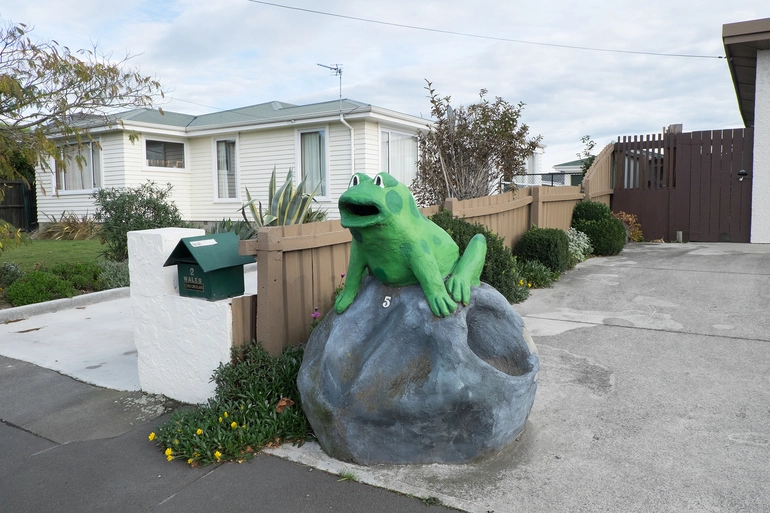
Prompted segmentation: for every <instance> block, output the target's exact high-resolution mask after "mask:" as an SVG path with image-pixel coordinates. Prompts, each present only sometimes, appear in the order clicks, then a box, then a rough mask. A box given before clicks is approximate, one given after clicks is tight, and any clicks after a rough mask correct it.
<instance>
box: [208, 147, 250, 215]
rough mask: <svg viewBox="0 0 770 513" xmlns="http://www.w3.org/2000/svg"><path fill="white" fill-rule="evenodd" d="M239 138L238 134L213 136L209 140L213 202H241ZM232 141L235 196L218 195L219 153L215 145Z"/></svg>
mask: <svg viewBox="0 0 770 513" xmlns="http://www.w3.org/2000/svg"><path fill="white" fill-rule="evenodd" d="M239 139H240V138H239V137H238V134H235V135H231V136H222V137H214V138H212V140H211V162H212V186H213V189H212V191H213V196H214V203H242V198H241V156H240V140H239ZM228 141H229V142H234V143H235V149H234V153H235V156H234V159H233V160H234V163H235V197H233V198H221V197H219V155H218V154H217V151H218V150H217V146H218V143H220V142H228Z"/></svg>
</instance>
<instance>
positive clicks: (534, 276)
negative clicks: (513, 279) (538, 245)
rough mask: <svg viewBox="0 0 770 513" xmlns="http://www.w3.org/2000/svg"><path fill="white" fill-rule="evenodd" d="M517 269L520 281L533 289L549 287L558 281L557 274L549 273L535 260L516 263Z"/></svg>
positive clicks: (547, 269)
mask: <svg viewBox="0 0 770 513" xmlns="http://www.w3.org/2000/svg"><path fill="white" fill-rule="evenodd" d="M517 268H518V270H519V274H520V275H521V277H522V280H523V281H524V282H526V284H527V286H528V287H532V288H533V289H544V288H548V287H551V286H552V285H553V282H555V281H556V280H558V279H559V273H558V272H554V271H551V270H550V269H549V268H548V267H546V266H545V265H543V264H541V263H540V262H538V261H537V260H522V261H520V262H518V263H517ZM522 285H523V283H522Z"/></svg>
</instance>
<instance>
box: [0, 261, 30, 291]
mask: <svg viewBox="0 0 770 513" xmlns="http://www.w3.org/2000/svg"><path fill="white" fill-rule="evenodd" d="M23 277H24V271H22V270H21V267H19V264H16V263H13V262H3V265H0V288H7V287H10V286H11V285H12V284H13V282H15V281H16V280H19V279H21V278H23Z"/></svg>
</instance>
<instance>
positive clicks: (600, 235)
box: [573, 217, 626, 256]
mask: <svg viewBox="0 0 770 513" xmlns="http://www.w3.org/2000/svg"><path fill="white" fill-rule="evenodd" d="M573 227H574V228H575V229H577V230H578V231H581V232H583V233H585V234H586V235H588V238H589V240H590V241H591V246H593V248H594V255H599V256H612V255H617V254H618V253H620V252H621V251H622V250H623V246H625V245H626V227H625V225H624V224H623V221H621V220H620V219H616V218H614V217H610V218H609V219H600V220H598V221H577V222H574V223H573Z"/></svg>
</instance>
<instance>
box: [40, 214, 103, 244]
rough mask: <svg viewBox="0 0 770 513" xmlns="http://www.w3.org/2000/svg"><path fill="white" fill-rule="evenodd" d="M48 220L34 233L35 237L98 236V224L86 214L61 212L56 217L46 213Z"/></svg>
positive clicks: (70, 238)
mask: <svg viewBox="0 0 770 513" xmlns="http://www.w3.org/2000/svg"><path fill="white" fill-rule="evenodd" d="M46 217H47V218H48V222H47V223H45V226H44V227H43V228H41V229H40V230H38V231H37V232H36V233H35V238H36V239H53V240H89V239H95V238H97V237H99V230H100V228H101V227H100V226H99V225H98V224H97V223H96V222H95V221H94V220H93V219H91V218H89V217H88V215H83V216H80V217H78V216H77V215H76V214H75V213H74V212H70V213H67V212H62V215H61V217H59V219H56V218H55V217H53V216H49V215H48V214H46Z"/></svg>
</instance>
